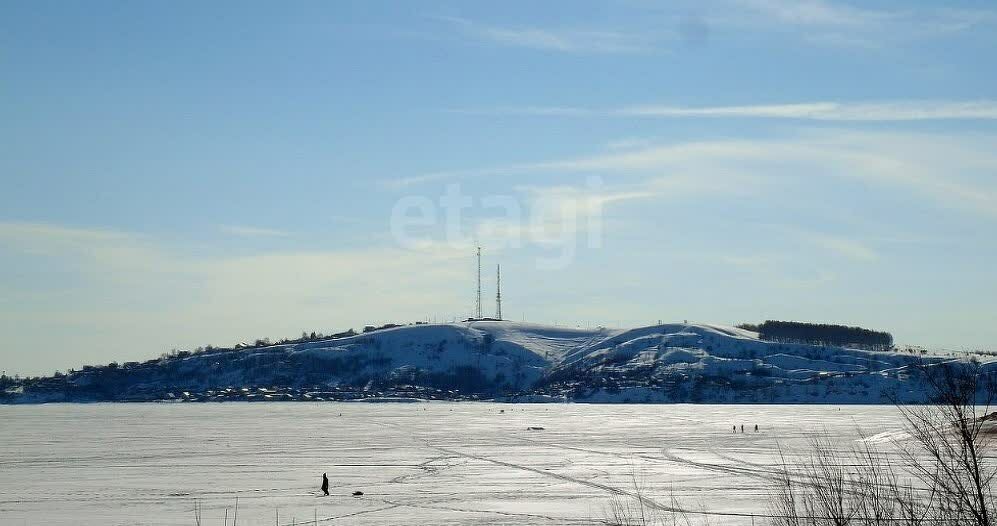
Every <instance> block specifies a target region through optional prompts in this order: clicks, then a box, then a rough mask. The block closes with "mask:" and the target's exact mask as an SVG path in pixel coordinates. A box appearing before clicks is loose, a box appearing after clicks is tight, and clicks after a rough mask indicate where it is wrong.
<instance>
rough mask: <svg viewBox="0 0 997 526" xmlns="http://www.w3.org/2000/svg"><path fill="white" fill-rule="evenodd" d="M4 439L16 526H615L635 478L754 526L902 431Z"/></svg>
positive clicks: (816, 427) (445, 431) (506, 407)
mask: <svg viewBox="0 0 997 526" xmlns="http://www.w3.org/2000/svg"><path fill="white" fill-rule="evenodd" d="M0 422H2V424H0V524H3V525H4V526H8V525H20V524H27V525H42V524H44V525H62V524H65V525H79V524H94V525H98V524H99V525H102V526H109V525H115V524H121V525H124V524H128V525H133V524H157V525H158V524H183V525H194V524H195V521H194V508H195V503H198V504H199V506H200V508H201V516H202V524H204V525H209V526H210V525H221V524H222V520H223V517H224V516H225V513H226V510H227V513H228V518H229V523H230V524H231V521H232V518H233V515H234V514H235V506H236V501H237V500H238V524H240V525H256V524H258V525H264V524H265V525H273V524H274V523H275V519H276V515H277V514H278V513H279V518H280V524H292V522H293V523H295V524H312V521H313V519H314V518H315V517H317V518H318V522H319V524H405V525H414V524H600V523H602V521H603V519H606V518H607V517H608V510H607V508H608V505H609V503H610V502H611V499H612V498H613V496H614V495H620V494H621V493H623V492H632V491H633V489H634V480H635V479H636V480H637V482H638V484H639V485H640V486H642V487H643V490H644V492H645V493H646V495H647V496H648V497H649V498H650V499H653V501H654V502H655V503H658V504H660V505H662V506H665V507H667V506H673V505H678V506H679V507H682V508H687V509H691V510H695V511H708V512H710V513H715V514H717V515H713V516H711V517H710V520H711V523H712V524H751V523H752V519H751V517H749V516H746V515H748V514H758V515H764V514H765V513H766V512H767V511H768V510H767V499H768V496H769V495H770V494H771V493H772V491H773V484H774V481H773V476H774V473H775V471H776V470H777V469H778V466H777V462H778V458H779V454H778V450H777V448H780V447H781V448H782V450H783V451H784V452H786V453H787V454H788V455H789V456H790V457H791V456H792V455H793V453H794V452H797V451H801V450H802V449H804V448H805V447H806V436H807V434H809V433H812V432H816V431H821V432H827V433H828V434H829V435H830V436H831V437H832V440H833V442H834V443H835V444H839V445H840V446H842V447H848V446H850V445H852V444H853V443H854V441H855V440H856V439H857V437H858V436H859V431H858V429H859V428H861V430H862V431H863V432H864V433H865V434H866V435H872V434H875V433H880V432H883V431H887V430H890V429H893V428H896V427H898V426H899V420H898V417H897V415H896V410H895V409H894V408H892V407H888V406H846V407H840V408H839V407H837V406H711V405H585V404H557V405H555V404H537V405H526V404H519V405H512V404H486V403H411V404H401V403H384V404H368V403H314V404H311V403H267V404H248V403H225V404H182V405H181V404H96V405H44V406H0ZM741 424H744V426H745V433H743V434H742V433H740V425H741ZM755 424H758V425H759V428H760V429H759V432H758V433H755V432H754V431H753V429H754V425H755ZM733 425H737V426H738V432H737V433H732V432H731V428H732V426H733ZM528 427H543V428H544V429H543V430H527V428H528ZM323 472H326V473H328V474H329V479H330V481H331V486H332V487H331V493H332V495H331V496H329V497H320V496H319V485H320V482H321V477H322V473H323ZM355 490H359V491H363V492H364V495H363V496H362V497H359V498H354V497H352V496H350V495H351V493H352V492H353V491H355ZM742 514H744V515H742ZM763 522H764V521H763V520H762V519H760V518H756V524H761V523H763Z"/></svg>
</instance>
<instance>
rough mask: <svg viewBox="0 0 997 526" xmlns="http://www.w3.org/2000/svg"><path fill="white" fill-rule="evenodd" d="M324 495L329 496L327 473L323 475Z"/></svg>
mask: <svg viewBox="0 0 997 526" xmlns="http://www.w3.org/2000/svg"><path fill="white" fill-rule="evenodd" d="M322 493H325V494H326V495H328V494H329V477H327V476H325V473H323V474H322Z"/></svg>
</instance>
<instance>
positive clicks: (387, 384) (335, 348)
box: [0, 321, 943, 403]
mask: <svg viewBox="0 0 997 526" xmlns="http://www.w3.org/2000/svg"><path fill="white" fill-rule="evenodd" d="M920 359H922V360H924V361H926V362H928V363H937V362H939V361H942V360H943V359H942V358H938V357H926V358H925V357H921V358H920ZM912 360H913V357H912V356H911V355H910V354H901V353H897V352H886V351H870V350H862V349H852V348H842V347H831V346H813V345H802V344H790V343H775V342H769V341H763V340H760V339H759V338H758V335H757V334H756V333H753V332H750V331H745V330H741V329H736V328H731V327H722V326H715V325H706V324H665V325H657V326H650V327H642V328H637V329H630V330H619V329H605V328H598V329H570V328H563V327H550V326H543V325H535V324H527V323H516V322H507V321H477V322H466V323H456V324H439V325H428V324H420V325H408V326H402V327H394V328H387V329H382V330H377V331H373V332H368V333H364V334H358V335H352V336H346V337H339V338H326V339H320V340H316V341H307V342H300V343H291V344H285V345H271V346H264V347H251V348H244V349H215V350H211V351H207V352H202V353H197V354H188V353H183V354H182V355H180V356H175V357H164V358H161V359H157V360H149V361H147V362H142V363H135V362H132V363H127V364H124V365H121V366H116V365H115V364H112V365H110V366H104V367H86V368H84V369H83V370H81V371H74V372H71V373H69V374H67V375H62V376H54V377H48V378H42V379H34V380H31V381H22V382H21V383H19V384H18V385H13V386H8V387H7V388H6V389H5V390H4V391H3V394H2V395H0V401H2V402H6V403H33V402H54V401H152V400H177V401H223V400H344V399H366V400H370V399H376V400H386V399H396V400H397V399H498V400H508V401H541V400H575V401H593V402H725V403H727V402H730V403H737V402H745V403H749V402H750V403H778V402H787V403H788V402H803V403H807V402H812V403H882V402H886V401H887V400H888V395H889V394H895V395H898V396H900V397H901V398H904V399H911V400H920V399H921V397H922V395H921V393H922V392H923V389H922V388H921V386H920V385H919V384H918V382H917V381H916V380H915V379H912V378H911V375H910V374H909V370H908V368H909V366H910V364H911V363H912Z"/></svg>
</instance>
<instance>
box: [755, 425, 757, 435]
mask: <svg viewBox="0 0 997 526" xmlns="http://www.w3.org/2000/svg"><path fill="white" fill-rule="evenodd" d="M757 432H758V424H755V433H757Z"/></svg>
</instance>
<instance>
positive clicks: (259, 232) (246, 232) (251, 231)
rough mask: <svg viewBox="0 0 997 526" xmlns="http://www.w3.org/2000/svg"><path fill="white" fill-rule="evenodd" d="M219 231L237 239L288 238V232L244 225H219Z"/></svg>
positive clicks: (289, 234)
mask: <svg viewBox="0 0 997 526" xmlns="http://www.w3.org/2000/svg"><path fill="white" fill-rule="evenodd" d="M218 229H219V230H221V231H222V232H224V233H226V234H231V235H233V236H239V237H290V236H291V233H290V232H285V231H283V230H276V229H273V228H259V227H252V226H245V225H220V226H219V227H218Z"/></svg>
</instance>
